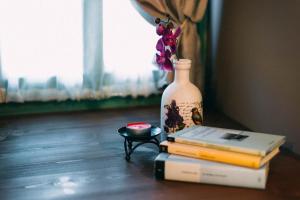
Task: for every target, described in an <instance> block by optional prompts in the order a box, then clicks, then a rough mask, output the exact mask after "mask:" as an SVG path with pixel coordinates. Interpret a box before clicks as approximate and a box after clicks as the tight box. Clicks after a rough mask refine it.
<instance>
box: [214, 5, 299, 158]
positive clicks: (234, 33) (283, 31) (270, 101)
mask: <svg viewBox="0 0 300 200" xmlns="http://www.w3.org/2000/svg"><path fill="white" fill-rule="evenodd" d="M299 9H300V1H299V0H288V1H280V0H251V1H240V0H224V2H223V15H222V23H221V31H220V36H219V44H218V45H219V47H218V51H217V58H216V69H215V74H216V75H215V83H216V88H217V89H216V96H217V98H216V99H217V104H218V107H219V108H220V109H222V110H223V111H224V113H225V114H227V115H228V116H229V117H231V118H233V119H235V120H237V121H238V122H240V123H242V124H243V125H245V126H246V127H248V128H250V129H252V130H255V131H261V132H268V133H274V134H280V135H281V134H283V135H286V136H287V146H288V147H289V148H291V149H292V150H293V151H294V152H296V153H298V154H300V21H299V20H300V12H299Z"/></svg>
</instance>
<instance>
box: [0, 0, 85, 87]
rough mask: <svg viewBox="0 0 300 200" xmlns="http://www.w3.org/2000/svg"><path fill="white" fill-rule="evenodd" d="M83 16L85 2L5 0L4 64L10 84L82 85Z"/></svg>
mask: <svg viewBox="0 0 300 200" xmlns="http://www.w3.org/2000/svg"><path fill="white" fill-rule="evenodd" d="M82 15H83V13H82V2H81V0H50V1H49V0H2V1H1V3H0V25H1V31H0V34H1V35H0V39H1V65H2V71H3V73H4V74H5V75H6V77H7V79H8V80H9V81H10V84H12V83H13V82H14V84H17V82H18V79H19V78H26V79H27V80H28V81H29V82H45V81H47V80H48V79H49V78H51V77H53V76H56V77H58V78H59V79H60V80H62V81H63V82H68V83H73V84H74V83H80V82H82V73H83V72H82V71H83V61H82V60H83V56H82V55H83V53H82V43H83V42H82V40H83V38H82V37H83V36H82ZM70 71H72V73H70Z"/></svg>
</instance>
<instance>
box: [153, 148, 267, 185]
mask: <svg viewBox="0 0 300 200" xmlns="http://www.w3.org/2000/svg"><path fill="white" fill-rule="evenodd" d="M268 169H269V164H266V165H264V166H263V167H261V168H260V169H250V168H245V167H238V166H234V165H226V164H222V163H217V162H211V161H206V160H199V159H193V158H187V157H183V156H178V155H172V154H167V153H160V154H159V155H158V156H157V157H156V159H155V162H154V172H155V177H156V178H157V179H159V180H173V181H185V182H195V183H207V184H216V185H226V186H236V187H248V188H258V189H264V188H265V187H266V182H267V176H268Z"/></svg>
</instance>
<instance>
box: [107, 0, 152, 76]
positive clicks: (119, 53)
mask: <svg viewBox="0 0 300 200" xmlns="http://www.w3.org/2000/svg"><path fill="white" fill-rule="evenodd" d="M103 19H104V22H103V37H104V38H103V41H104V46H103V49H104V65H105V68H106V70H107V71H110V72H113V74H115V75H116V76H117V77H118V78H122V77H124V78H134V77H136V76H137V75H145V74H149V72H151V70H153V69H154V65H153V64H152V62H153V58H154V52H155V45H156V40H155V39H156V34H155V28H154V27H153V26H152V25H151V24H149V23H148V22H146V21H145V20H144V19H143V18H142V17H141V16H140V14H139V13H138V11H136V10H135V8H134V7H133V5H132V4H131V3H130V1H129V0H128V1H126V0H125V1H124V0H122V1H117V0H108V1H103Z"/></svg>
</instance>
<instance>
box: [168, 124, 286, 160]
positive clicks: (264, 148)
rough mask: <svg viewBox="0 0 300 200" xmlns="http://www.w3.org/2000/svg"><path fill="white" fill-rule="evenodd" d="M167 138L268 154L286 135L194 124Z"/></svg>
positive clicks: (256, 153)
mask: <svg viewBox="0 0 300 200" xmlns="http://www.w3.org/2000/svg"><path fill="white" fill-rule="evenodd" d="M167 140H168V141H171V142H178V143H184V144H191V145H198V146H202V147H207V148H213V149H219V150H224V151H234V152H240V153H247V154H253V155H259V156H266V154H268V153H270V152H271V151H273V150H274V149H275V148H277V147H279V146H280V145H282V144H283V143H284V142H285V137H284V136H280V135H272V134H265V133H257V132H250V131H240V130H232V129H223V128H214V127H207V126H193V127H190V128H186V129H183V130H181V131H178V132H176V133H174V134H170V135H168V136H167Z"/></svg>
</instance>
